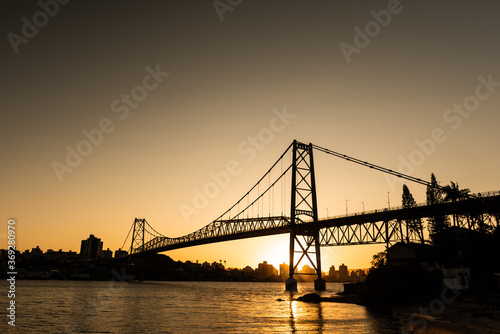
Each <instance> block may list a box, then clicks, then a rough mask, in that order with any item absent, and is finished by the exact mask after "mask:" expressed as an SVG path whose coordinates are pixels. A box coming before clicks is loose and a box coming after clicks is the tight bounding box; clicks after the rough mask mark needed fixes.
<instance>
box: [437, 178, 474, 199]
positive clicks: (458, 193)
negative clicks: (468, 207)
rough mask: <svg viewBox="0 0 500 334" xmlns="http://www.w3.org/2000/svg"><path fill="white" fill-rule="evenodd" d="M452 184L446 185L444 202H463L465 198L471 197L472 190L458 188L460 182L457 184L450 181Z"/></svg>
mask: <svg viewBox="0 0 500 334" xmlns="http://www.w3.org/2000/svg"><path fill="white" fill-rule="evenodd" d="M450 182H451V184H449V185H446V186H444V187H443V193H444V201H445V202H447V201H453V202H454V201H457V200H461V199H464V198H468V197H470V194H469V193H470V190H469V188H465V189H460V187H459V186H458V182H457V183H455V182H453V181H450Z"/></svg>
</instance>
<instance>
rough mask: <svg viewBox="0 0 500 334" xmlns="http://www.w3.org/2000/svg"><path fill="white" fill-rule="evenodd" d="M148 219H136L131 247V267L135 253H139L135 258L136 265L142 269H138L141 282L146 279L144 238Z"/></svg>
mask: <svg viewBox="0 0 500 334" xmlns="http://www.w3.org/2000/svg"><path fill="white" fill-rule="evenodd" d="M146 224H147V222H146V219H144V218H142V219H139V218H135V220H134V225H133V232H132V242H131V245H130V256H129V267H130V266H131V263H130V262H131V261H132V255H133V254H134V253H139V256H137V255H136V256H135V260H136V261H137V262H138V263H137V262H135V261H134V265H136V264H139V266H140V268H136V270H138V272H137V274H138V275H139V280H142V279H143V278H144V254H143V253H142V252H144V250H145V248H144V237H145V230H146Z"/></svg>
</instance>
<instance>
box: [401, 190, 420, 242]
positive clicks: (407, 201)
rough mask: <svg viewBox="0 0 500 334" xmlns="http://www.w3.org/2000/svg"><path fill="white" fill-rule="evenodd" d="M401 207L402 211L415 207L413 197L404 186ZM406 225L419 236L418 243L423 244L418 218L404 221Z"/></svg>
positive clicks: (415, 203)
mask: <svg viewBox="0 0 500 334" xmlns="http://www.w3.org/2000/svg"><path fill="white" fill-rule="evenodd" d="M402 205H403V208H404V209H409V208H414V207H416V206H417V202H416V201H415V199H414V198H413V195H412V194H411V192H410V189H408V187H407V186H406V184H403V196H402ZM406 225H407V226H408V228H409V229H410V230H411V231H413V232H415V233H416V234H417V235H418V236H419V238H420V241H421V242H422V243H424V235H423V231H422V230H423V228H422V220H421V219H420V218H418V219H406Z"/></svg>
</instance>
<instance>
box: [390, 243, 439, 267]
mask: <svg viewBox="0 0 500 334" xmlns="http://www.w3.org/2000/svg"><path fill="white" fill-rule="evenodd" d="M431 250H432V246H430V245H425V244H417V243H404V242H398V243H396V244H394V245H393V246H391V247H390V248H389V249H388V250H387V263H388V264H389V265H391V266H399V267H408V264H409V263H410V262H411V261H416V262H426V261H427V259H428V258H429V254H430V252H431Z"/></svg>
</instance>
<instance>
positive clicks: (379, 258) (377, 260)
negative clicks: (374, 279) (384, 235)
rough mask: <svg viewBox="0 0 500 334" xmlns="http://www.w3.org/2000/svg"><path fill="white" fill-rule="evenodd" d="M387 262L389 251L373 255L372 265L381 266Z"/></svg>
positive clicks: (374, 266)
mask: <svg viewBox="0 0 500 334" xmlns="http://www.w3.org/2000/svg"><path fill="white" fill-rule="evenodd" d="M386 264H387V252H379V253H377V254H375V255H373V259H372V262H371V265H372V267H373V268H375V269H377V268H381V267H383V266H385V265H386Z"/></svg>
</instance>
